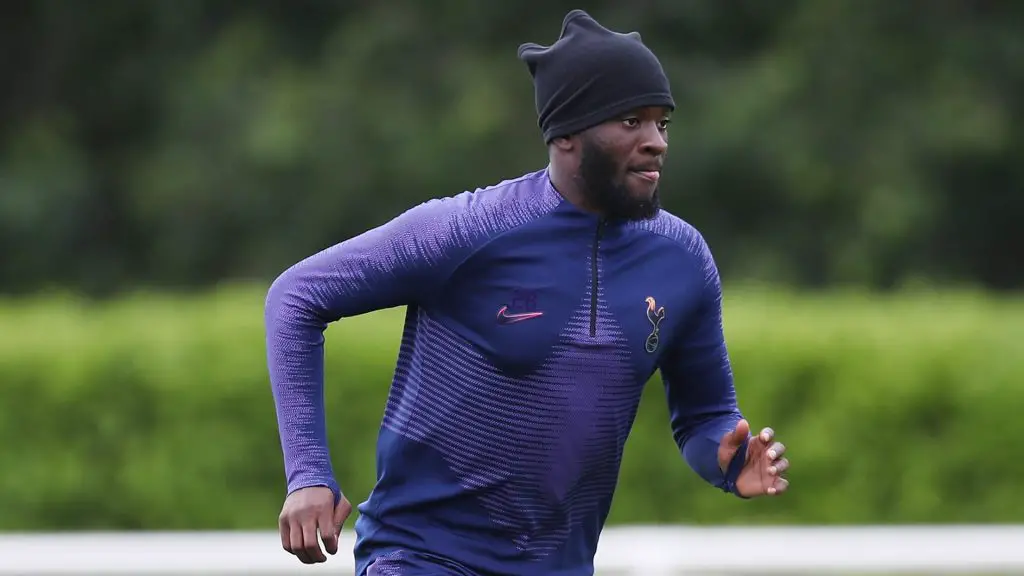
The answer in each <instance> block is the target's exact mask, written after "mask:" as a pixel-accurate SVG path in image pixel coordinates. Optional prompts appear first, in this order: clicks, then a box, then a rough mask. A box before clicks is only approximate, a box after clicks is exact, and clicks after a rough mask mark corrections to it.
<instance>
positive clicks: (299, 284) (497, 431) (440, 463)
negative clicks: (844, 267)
mask: <svg viewBox="0 0 1024 576" xmlns="http://www.w3.org/2000/svg"><path fill="white" fill-rule="evenodd" d="M395 306H406V307H407V314H406V321H405V330H404V333H403V336H402V342H401V349H400V352H399V356H398V362H397V366H396V369H395V376H394V381H393V383H392V387H391V391H390V394H389V397H388V401H387V406H386V409H385V413H384V419H383V423H382V426H381V429H380V436H379V440H378V446H377V484H376V486H375V488H374V489H373V491H372V493H371V494H370V495H369V497H368V499H367V501H366V502H364V503H362V504H361V505H359V507H358V510H359V518H358V520H357V522H356V532H357V537H358V540H357V544H356V549H355V555H356V561H357V574H359V575H360V576H362V575H364V574H367V573H369V574H376V575H379V576H384V575H402V576H408V575H421V574H424V575H425V574H442V573H443V574H462V575H477V574H480V575H483V574H487V575H505V574H508V575H512V574H532V575H537V576H549V575H550V576H555V575H558V576H570V575H572V576H577V575H584V574H587V575H589V574H593V571H594V563H593V560H594V554H595V552H596V548H597V542H598V537H599V535H600V532H601V529H602V527H603V525H604V523H605V520H606V518H607V515H608V511H609V507H610V504H611V500H612V493H613V491H614V489H615V485H616V480H617V477H618V473H619V465H620V461H621V456H622V450H623V446H624V444H625V442H626V438H627V436H628V434H629V431H630V428H631V427H632V425H633V420H634V417H635V415H636V410H637V406H638V404H639V401H640V396H641V391H642V389H643V386H644V384H645V383H646V382H647V381H648V380H649V379H650V378H651V376H653V374H654V373H655V371H656V370H660V371H661V374H662V379H663V381H664V383H665V390H666V398H667V401H668V406H669V410H670V414H671V423H672V432H673V435H674V438H675V441H676V443H677V444H678V445H679V448H680V451H681V452H682V455H683V457H684V458H685V459H686V461H687V462H688V463H689V465H690V466H691V467H692V468H693V469H694V470H695V471H696V472H697V473H698V474H699V475H700V476H701V477H702V478H704V479H705V480H706V481H707V482H708V483H710V484H712V485H714V486H717V487H719V488H721V489H723V490H725V491H729V492H734V481H735V477H734V475H735V470H733V468H735V467H730V471H729V472H730V474H729V476H730V477H729V478H727V477H726V475H725V474H723V472H722V470H721V469H720V468H719V466H718V462H717V449H718V443H719V440H720V438H721V437H722V435H723V434H724V433H725V432H727V431H729V430H731V429H732V428H733V427H734V426H735V425H736V422H737V421H738V420H739V419H740V413H739V410H738V409H737V406H736V398H735V392H734V389H733V379H732V372H731V369H730V364H729V357H728V354H727V352H726V346H725V342H724V338H723V333H722V314H721V286H720V283H719V276H718V270H717V268H716V267H715V264H714V261H713V259H712V256H711V253H710V251H709V250H708V246H707V244H706V243H705V242H704V239H703V238H702V237H701V235H700V233H699V232H698V231H697V230H696V229H695V228H694V227H692V226H690V225H689V224H687V223H686V222H684V221H682V220H680V219H679V218H677V217H675V216H673V215H671V214H669V213H667V212H665V211H662V212H661V213H660V214H659V215H658V216H657V217H656V218H655V219H653V220H650V221H645V222H602V221H601V220H600V219H599V217H597V216H595V215H591V214H588V213H585V212H583V211H581V210H579V209H577V208H576V207H574V206H573V205H572V204H570V203H569V202H567V201H565V200H564V199H563V198H562V197H561V196H560V195H559V194H558V193H557V191H555V189H554V188H553V186H552V185H551V182H550V180H549V178H548V172H547V170H541V171H538V172H534V173H531V174H527V175H525V176H522V177H520V178H517V179H515V180H510V181H506V182H502V183H500V184H498V185H495V186H492V187H489V188H484V189H480V190H477V191H474V192H466V193H463V194H459V195H457V196H454V197H451V198H444V199H438V200H431V201H429V202H425V203H423V204H420V205H418V206H416V207H414V208H412V209H410V210H408V211H407V212H405V213H403V214H401V215H400V216H398V217H396V218H395V219H393V220H391V221H390V222H388V223H386V224H384V225H383V226H380V227H378V228H376V229H373V230H370V231H368V232H366V233H364V234H362V235H360V236H357V237H355V238H352V239H350V240H347V241H345V242H342V243H341V244H338V245H336V246H333V247H330V248H328V249H326V250H324V251H322V252H320V253H318V254H316V255H313V256H311V257H309V258H307V259H306V260H303V261H302V262H299V263H298V264H296V265H295V266H293V267H291V268H290V269H288V270H287V271H286V272H284V273H283V274H281V276H280V277H279V278H277V280H276V281H275V282H274V283H273V285H272V286H271V288H270V291H269V294H268V295H267V302H266V328H267V348H268V362H269V370H270V379H271V383H272V387H273V393H274V399H275V402H276V406H277V418H278V424H279V427H280V433H281V445H282V447H283V450H284V461H285V469H286V473H287V481H288V490H289V492H291V491H294V490H297V489H299V488H303V487H307V486H314V485H321V486H330V487H331V488H332V489H333V490H335V493H336V494H340V488H339V486H338V485H337V482H336V481H335V478H334V474H333V471H332V469H331V464H330V458H329V456H328V450H327V443H326V434H325V426H326V424H325V421H324V420H325V419H324V405H323V386H324V377H323V374H324V372H323V332H324V330H325V329H326V327H327V325H328V323H329V322H333V321H336V320H338V319H340V318H344V317H348V316H355V315H358V314H364V313H367V312H371V311H374V310H379V309H383V308H390V307H395ZM341 417H344V416H343V415H342V416H341ZM340 450H341V451H340V453H341V457H344V446H342V447H341V448H340ZM742 458H743V451H741V453H740V454H739V455H738V457H737V459H738V460H739V459H742Z"/></svg>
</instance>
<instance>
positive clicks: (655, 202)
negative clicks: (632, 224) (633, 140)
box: [579, 138, 661, 221]
mask: <svg viewBox="0 0 1024 576" xmlns="http://www.w3.org/2000/svg"><path fill="white" fill-rule="evenodd" d="M626 176H627V173H626V170H625V169H624V168H622V167H620V166H619V164H618V163H617V162H616V161H615V158H614V157H613V156H612V155H611V154H609V153H608V152H606V151H605V150H604V148H602V147H601V146H600V145H599V144H598V143H597V142H594V141H593V140H591V139H590V138H583V139H582V150H581V157H580V171H579V179H580V180H582V183H583V186H582V189H583V191H584V197H585V199H586V202H587V204H589V205H590V206H591V207H593V208H594V209H596V210H598V211H600V212H601V213H603V214H604V215H605V216H606V217H607V218H609V219H612V220H630V221H638V220H650V219H651V218H654V217H655V216H657V215H658V211H659V210H660V209H661V200H660V198H659V195H658V189H657V188H655V189H654V193H653V194H652V195H651V197H650V198H642V197H637V196H636V195H634V194H633V192H631V191H630V189H629V185H628V184H627V182H626Z"/></svg>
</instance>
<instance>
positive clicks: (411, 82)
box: [0, 0, 1024, 294]
mask: <svg viewBox="0 0 1024 576" xmlns="http://www.w3.org/2000/svg"><path fill="white" fill-rule="evenodd" d="M575 7H577V4H575V3H571V2H568V1H564V0H558V1H552V2H540V1H535V2H526V3H523V2H519V3H515V4H513V3H505V4H501V3H493V2H483V1H480V0H478V1H472V0H462V1H460V0H438V1H437V2H434V3H426V2H413V1H402V0H382V1H379V2H368V1H364V2H345V3H339V2H327V1H326V0H306V1H305V2H302V3H295V2H285V1H284V0H259V1H251V2H222V1H212V0H181V1H180V2H175V3H170V2H150V3H126V2H116V1H113V0H98V1H96V2H91V3H73V2H66V1H59V0H36V1H32V2H28V1H24V0H23V1H20V2H11V3H8V4H6V5H4V7H3V8H0V74H2V77H3V78H4V87H5V90H3V91H0V246H2V247H3V255H4V256H3V258H2V259H0V290H2V291H6V292H10V293H18V292H25V291H31V290H37V289H41V288H44V287H49V286H56V287H64V288H71V289H75V290H80V291H83V292H87V293H91V294H109V293H114V292H116V291H118V290H121V289H125V288H129V287H132V286H138V285H153V286H160V287H168V288H194V287H202V286H206V285H209V284H212V283H215V282H218V281H221V280H225V279H239V278H251V279H259V280H261V281H266V280H269V278H271V277H272V276H273V275H274V274H276V273H277V272H278V271H280V270H281V269H282V268H283V267H285V266H287V265H288V264H290V263H291V262H293V261H295V260H297V259H299V258H301V257H303V256H305V255H306V254H309V253H311V252H313V251H315V250H318V249H320V248H322V247H324V246H326V245H329V244H332V243H334V242H338V241H340V240H342V239H344V238H347V237H349V236H352V235H355V234H358V233H360V232H362V231H363V230H365V229H366V228H368V227H370V226H373V225H376V224H379V223H381V222H383V221H385V220H387V219H388V218H391V217H393V216H394V215H396V214H397V213H398V212H400V211H402V210H404V209H405V208H407V207H409V206H410V205H411V204H413V203H416V202H420V201H423V200H425V199H427V198H430V197H435V196H442V195H450V194H455V193H458V192H461V191H463V190H466V189H473V188H476V187H479V186H484V185H487V184H491V183H495V182H498V181H500V180H502V179H504V178H508V177H511V176H515V175H518V174H520V173H522V172H525V171H528V170H532V169H536V168H539V167H541V166H543V163H544V162H545V160H546V155H545V151H544V149H543V145H542V142H541V140H540V136H539V131H538V129H537V126H536V118H535V113H534V109H533V93H532V86H531V84H530V80H529V75H528V73H527V72H526V69H525V66H523V65H522V64H521V63H520V62H519V61H518V60H517V59H516V57H515V49H516V47H517V46H518V44H519V43H521V42H523V41H536V42H542V43H548V42H551V41H553V40H554V39H555V38H556V37H557V34H558V30H559V25H560V23H561V18H562V16H563V15H564V14H565V13H566V12H567V11H568V10H569V9H572V8H575ZM586 8H587V9H588V10H590V11H591V12H592V13H593V14H594V15H595V16H596V17H597V18H599V19H600V20H602V21H603V22H605V23H606V24H607V25H609V26H610V27H613V28H618V29H636V30H640V31H641V33H642V35H643V37H644V39H645V41H646V42H647V43H648V44H650V45H651V46H652V47H653V48H654V49H655V50H656V52H657V53H658V54H659V55H660V56H661V58H662V60H663V62H664V64H665V66H666V68H667V69H668V71H669V73H670V75H671V77H672V79H673V82H674V85H675V90H676V93H677V99H678V102H679V105H680V106H679V110H678V111H677V114H676V121H675V123H674V125H673V133H672V134H673V136H672V146H671V151H670V165H669V171H668V172H667V177H666V179H665V184H664V188H665V196H666V206H667V208H669V209H670V210H672V211H674V212H676V213H677V214H679V215H680V216H682V217H683V218H685V219H687V220H689V221H691V222H692V223H693V224H695V225H696V226H698V227H699V228H701V229H702V230H703V231H704V232H705V234H706V236H707V237H708V238H709V241H710V242H711V244H712V247H713V249H714V250H715V253H716V257H717V258H718V260H719V263H720V265H721V267H722V270H723V275H724V276H726V278H727V280H730V281H735V280H740V279H754V280H761V281H769V282H776V283H784V284H790V285H798V286H810V287H828V286H833V285H837V284H844V285H849V284H853V285H862V286H867V287H872V288H890V287H897V286H899V285H901V284H902V283H905V282H912V281H913V282H920V281H924V282H932V283H958V284H977V285H981V286H985V287H988V288H993V289H1010V288H1020V287H1021V286H1022V285H1024V267H1022V266H1020V265H1019V259H1020V257H1019V254H1020V253H1021V249H1020V246H1022V245H1024V227H1021V226H1020V225H1019V224H1018V221H1019V219H1020V217H1021V216H1022V215H1024V194H1022V193H1021V192H1022V190H1021V189H1022V185H1024V165H1022V163H1021V162H1020V161H1019V160H1020V158H1022V157H1024V139H1022V137H1021V136H1020V135H1021V134H1022V133H1024V130H1022V129H1024V122H1022V111H1024V69H1022V68H1021V67H1020V66H1019V65H1016V63H1017V62H1020V61H1021V59H1022V58H1024V33H1022V32H1024V25H1022V24H1020V23H1021V22H1024V5H1022V4H1019V3H996V2H984V1H979V0H974V1H971V2H968V1H966V0H934V1H929V2H924V1H921V0H917V1H908V2H886V1H885V0H863V1H859V0H857V1H855V0H785V1H780V2H774V3H771V4H770V5H769V4H767V3H764V2H756V1H754V0H742V1H738V2H731V3H729V5H728V7H726V6H724V5H721V6H720V5H718V4H714V3H706V2H679V1H678V0H676V1H673V0H642V1H639V2H636V3H634V4H632V5H628V6H627V5H625V4H622V3H615V2H610V1H607V0H604V1H594V2H590V3H588V5H587V6H586ZM523 14H529V15H530V18H522V15H523ZM1015 247H1016V248H1015Z"/></svg>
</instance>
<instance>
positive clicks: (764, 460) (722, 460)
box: [718, 420, 789, 498]
mask: <svg viewBox="0 0 1024 576" xmlns="http://www.w3.org/2000/svg"><path fill="white" fill-rule="evenodd" d="M749 435H750V424H748V423H747V421H746V420H740V421H739V423H737V424H736V428H735V429H734V430H733V431H732V432H729V433H727V434H726V435H725V436H723V437H722V441H721V443H720V444H719V445H718V463H719V465H720V466H721V467H722V470H728V468H729V463H730V462H731V461H732V458H733V456H735V455H736V451H737V450H739V449H740V446H742V445H743V441H744V440H746V439H747V437H748V436H749ZM774 439H775V431H774V430H772V429H771V428H765V429H763V430H761V433H760V434H758V435H757V436H756V437H754V438H750V441H749V442H748V444H747V458H746V461H745V462H744V463H743V468H742V470H741V471H740V475H739V478H737V479H736V491H737V492H739V494H740V496H743V497H744V498H752V497H754V496H763V495H765V494H767V495H769V496H776V495H779V494H782V493H783V492H785V491H786V488H788V487H789V480H787V479H786V477H785V472H786V470H787V469H788V468H789V460H788V459H786V458H783V456H782V455H783V454H784V453H785V452H786V447H785V446H783V445H782V443H780V442H774Z"/></svg>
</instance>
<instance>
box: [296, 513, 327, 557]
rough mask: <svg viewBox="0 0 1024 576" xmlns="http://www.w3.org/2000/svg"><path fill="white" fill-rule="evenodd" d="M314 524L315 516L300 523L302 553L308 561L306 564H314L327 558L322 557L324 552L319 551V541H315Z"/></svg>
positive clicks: (315, 522) (315, 521)
mask: <svg viewBox="0 0 1024 576" xmlns="http://www.w3.org/2000/svg"><path fill="white" fill-rule="evenodd" d="M316 524H317V517H316V516H313V517H310V518H309V519H307V520H306V521H305V522H303V523H302V543H303V552H304V555H305V556H306V558H307V560H308V562H307V564H315V563H317V562H324V561H326V560H327V557H326V556H324V551H323V550H321V549H320V541H319V540H317V534H316Z"/></svg>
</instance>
